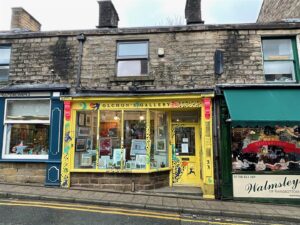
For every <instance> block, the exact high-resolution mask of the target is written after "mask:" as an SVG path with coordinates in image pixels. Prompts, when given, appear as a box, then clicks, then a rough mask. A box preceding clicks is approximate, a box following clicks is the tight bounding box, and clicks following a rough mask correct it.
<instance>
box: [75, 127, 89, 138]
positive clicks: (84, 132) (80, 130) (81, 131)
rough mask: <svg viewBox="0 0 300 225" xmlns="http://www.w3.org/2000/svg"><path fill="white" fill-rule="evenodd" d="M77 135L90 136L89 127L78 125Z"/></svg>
mask: <svg viewBox="0 0 300 225" xmlns="http://www.w3.org/2000/svg"><path fill="white" fill-rule="evenodd" d="M78 136H90V128H88V127H79V128H78Z"/></svg>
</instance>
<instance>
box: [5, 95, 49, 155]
mask: <svg viewBox="0 0 300 225" xmlns="http://www.w3.org/2000/svg"><path fill="white" fill-rule="evenodd" d="M49 115H50V100H48V99H31V100H28V99H26V100H24V99H9V100H6V114H5V120H4V122H5V126H4V133H5V135H4V146H5V151H4V155H3V158H18V159H20V158H26V159H27V158H28V159H29V158H32V159H46V158H47V157H48V151H49V127H50V126H49V125H50V116H49Z"/></svg>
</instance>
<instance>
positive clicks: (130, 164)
mask: <svg viewBox="0 0 300 225" xmlns="http://www.w3.org/2000/svg"><path fill="white" fill-rule="evenodd" d="M125 168H126V169H136V161H134V160H129V161H127V162H126V167H125Z"/></svg>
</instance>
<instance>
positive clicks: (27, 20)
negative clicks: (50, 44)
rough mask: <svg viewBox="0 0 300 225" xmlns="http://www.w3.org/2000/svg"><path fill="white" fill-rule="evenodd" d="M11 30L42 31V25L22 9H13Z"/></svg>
mask: <svg viewBox="0 0 300 225" xmlns="http://www.w3.org/2000/svg"><path fill="white" fill-rule="evenodd" d="M10 29H11V30H26V31H40V30H41V24H40V23H39V21H37V20H36V19H35V18H34V17H33V16H32V15H30V14H29V13H28V12H27V11H26V10H25V9H23V8H22V7H16V8H12V15H11V24H10Z"/></svg>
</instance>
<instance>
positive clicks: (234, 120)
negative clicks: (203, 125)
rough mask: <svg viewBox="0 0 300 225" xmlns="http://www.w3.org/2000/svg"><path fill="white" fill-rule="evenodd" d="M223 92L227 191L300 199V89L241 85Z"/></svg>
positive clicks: (249, 196)
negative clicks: (226, 110) (227, 112)
mask: <svg viewBox="0 0 300 225" xmlns="http://www.w3.org/2000/svg"><path fill="white" fill-rule="evenodd" d="M224 96H225V100H226V105H227V107H228V111H229V115H228V117H227V118H224V119H225V120H227V121H224V120H223V125H222V126H223V127H222V129H221V130H223V131H222V132H221V133H222V134H223V136H222V138H223V140H222V143H223V144H222V145H221V146H222V149H221V155H222V156H221V157H222V158H223V163H222V164H223V165H222V166H223V168H222V170H223V171H224V172H223V174H222V175H223V180H224V181H227V186H226V184H225V183H223V193H222V194H223V197H225V198H226V197H229V195H230V192H231V191H232V197H233V198H245V199H255V200H261V201H279V202H299V201H300V113H299V112H300V104H299V103H300V100H299V99H300V91H299V90H297V89H295V88H294V89H293V88H289V89H287V88H284V89H283V88H275V87H273V88H263V89H262V88H260V89H257V88H256V89H255V88H254V89H253V88H252V89H243V88H240V89H225V90H224ZM223 116H224V115H223ZM221 117H222V116H221ZM226 130H227V131H226ZM226 138H228V139H229V140H230V142H228V141H226V140H224V139H226ZM226 161H227V162H226ZM226 165H227V166H226ZM229 176H230V177H229ZM230 182H231V185H230V184H228V183H230ZM228 189H231V191H229V190H228ZM226 195H227V196H226Z"/></svg>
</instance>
